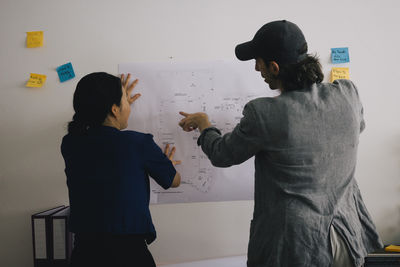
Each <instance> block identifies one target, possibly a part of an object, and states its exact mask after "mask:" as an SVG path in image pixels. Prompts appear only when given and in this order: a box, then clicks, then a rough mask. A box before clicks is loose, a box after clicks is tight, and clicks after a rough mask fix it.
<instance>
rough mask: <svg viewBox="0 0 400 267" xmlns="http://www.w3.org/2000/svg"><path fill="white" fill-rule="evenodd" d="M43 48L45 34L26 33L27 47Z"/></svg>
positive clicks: (40, 32)
mask: <svg viewBox="0 0 400 267" xmlns="http://www.w3.org/2000/svg"><path fill="white" fill-rule="evenodd" d="M41 46H43V32H42V31H38V32H27V33H26V47H28V48H34V47H41Z"/></svg>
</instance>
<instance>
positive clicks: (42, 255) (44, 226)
mask: <svg viewBox="0 0 400 267" xmlns="http://www.w3.org/2000/svg"><path fill="white" fill-rule="evenodd" d="M63 208H65V206H64V205H62V206H58V207H55V208H52V209H49V210H45V211H41V212H38V213H35V214H33V215H32V216H31V223H32V242H33V264H34V266H35V267H48V266H50V260H51V255H52V253H53V252H52V248H53V245H52V240H53V239H52V231H51V220H50V216H51V215H52V214H53V213H56V212H57V211H60V210H62V209H63Z"/></svg>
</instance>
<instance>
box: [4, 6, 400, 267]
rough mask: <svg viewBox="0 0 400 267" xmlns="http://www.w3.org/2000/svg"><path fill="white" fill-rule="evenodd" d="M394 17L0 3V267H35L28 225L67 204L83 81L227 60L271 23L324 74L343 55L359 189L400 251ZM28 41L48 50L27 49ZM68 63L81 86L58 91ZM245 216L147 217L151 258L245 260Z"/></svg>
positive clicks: (233, 211) (383, 13)
mask: <svg viewBox="0 0 400 267" xmlns="http://www.w3.org/2000/svg"><path fill="white" fill-rule="evenodd" d="M399 12H400V2H399V1H397V0H392V1H389V0H381V1H374V0H353V1H345V0H338V1H325V0H324V1H321V0H320V1H317V0H315V1H311V0H302V1H297V0H293V1H288V0H281V1H269V0H262V1H261V0H260V1H257V0H246V1H238V0H201V1H193V0H142V1H140V0H114V1H105V0H83V1H82V0H69V1H58V0H38V1H31V0H1V2H0V36H1V45H0V77H1V79H0V265H1V266H7V267H21V266H33V263H32V240H31V226H30V215H31V214H32V213H34V212H37V211H40V210H43V209H46V208H50V207H53V206H55V205H57V204H67V203H68V196H67V187H66V184H65V176H64V173H63V169H64V163H63V159H62V157H61V155H60V152H59V146H60V141H61V138H62V136H63V135H64V134H65V132H66V131H65V126H66V123H67V122H68V121H69V120H70V119H71V116H72V94H73V91H74V89H75V85H76V83H77V81H78V80H79V79H80V78H81V77H82V76H83V75H85V74H87V73H89V72H93V71H100V70H101V71H107V72H110V73H114V74H116V73H117V65H118V63H121V62H135V61H168V60H177V61H185V60H215V59H234V47H235V45H236V44H237V43H240V42H243V41H247V40H249V39H250V38H252V37H253V35H254V33H255V31H256V30H257V29H258V28H259V27H260V26H261V25H263V24H264V23H265V22H268V21H271V20H275V19H288V20H291V21H293V22H295V23H297V24H298V25H299V26H300V27H301V28H302V29H303V32H304V34H305V35H306V38H307V40H308V43H309V50H310V51H311V52H318V54H319V55H320V58H321V62H322V63H323V65H324V72H325V73H326V74H328V73H329V70H330V68H331V67H332V65H331V64H330V63H329V54H330V48H332V47H342V46H348V47H349V49H350V60H351V62H350V63H349V64H347V65H348V66H349V67H350V75H351V79H352V80H353V81H354V82H355V83H356V84H357V85H358V87H359V91H360V94H361V98H362V100H363V102H364V107H365V119H366V123H367V128H366V131H365V132H364V133H363V134H362V137H361V141H360V149H359V161H358V168H357V173H356V175H357V179H358V181H359V185H360V188H361V191H362V194H363V197H364V200H365V202H366V204H367V207H368V208H369V211H370V213H371V214H372V216H373V218H374V220H375V222H376V225H377V227H378V230H379V232H380V234H381V236H382V238H383V240H384V241H385V242H386V243H391V242H397V243H400V227H399V225H400V179H399V178H400V120H399V118H398V117H399V115H400V105H399V99H400V90H399V86H398V78H399V77H400V71H399V68H398V63H399V62H400V56H399V55H400V53H399V52H398V51H399V48H400V36H399V30H398V25H399V20H398V14H399ZM34 30H43V31H44V34H45V45H44V47H42V48H37V49H27V48H25V37H26V35H25V32H27V31H34ZM170 57H172V59H170ZM69 61H71V62H72V64H73V66H74V68H75V72H76V74H77V77H76V78H75V79H74V80H72V81H69V82H66V83H63V84H60V83H59V81H58V77H57V74H56V72H55V68H56V67H57V66H59V65H61V64H64V63H67V62H69ZM238 64H240V62H239V61H238ZM30 72H34V73H42V74H47V76H48V78H47V82H46V85H45V86H44V87H43V88H40V89H29V88H25V87H24V83H25V82H26V81H27V79H28V77H29V73H30ZM139 78H140V77H139ZM327 78H328V75H327ZM143 93H145V92H143ZM249 171H251V172H252V171H253V170H249ZM252 207H253V202H252V201H240V202H222V203H195V204H176V205H157V206H152V207H151V211H152V213H153V219H154V222H155V225H156V227H157V229H158V236H159V237H158V239H157V241H156V242H155V243H154V244H153V245H151V246H150V249H151V251H152V252H153V255H154V257H155V259H156V260H157V261H158V262H160V263H165V262H181V261H185V260H196V259H203V258H212V257H222V256H230V255H237V254H244V253H246V247H247V241H248V231H249V223H250V219H251V215H252Z"/></svg>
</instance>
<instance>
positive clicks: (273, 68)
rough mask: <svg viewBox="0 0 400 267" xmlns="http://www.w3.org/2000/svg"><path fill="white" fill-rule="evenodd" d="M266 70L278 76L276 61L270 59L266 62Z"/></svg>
mask: <svg viewBox="0 0 400 267" xmlns="http://www.w3.org/2000/svg"><path fill="white" fill-rule="evenodd" d="M268 71H269V72H270V73H271V74H273V75H274V76H278V74H279V65H278V63H276V61H270V62H269V64H268Z"/></svg>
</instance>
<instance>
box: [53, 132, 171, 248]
mask: <svg viewBox="0 0 400 267" xmlns="http://www.w3.org/2000/svg"><path fill="white" fill-rule="evenodd" d="M61 152H62V155H63V157H64V160H65V173H66V176H67V185H68V193H69V200H70V206H71V214H70V225H69V226H70V230H71V231H72V232H74V233H110V234H139V235H145V236H146V239H147V242H148V243H150V242H152V241H153V240H154V239H155V237H156V231H155V228H154V225H153V222H152V219H151V214H150V210H149V201H150V184H149V176H151V177H152V178H153V179H154V180H155V181H156V182H157V183H158V184H159V185H160V186H162V187H163V188H164V189H167V188H169V187H170V186H171V184H172V181H173V179H174V177H175V174H176V170H175V168H174V166H173V164H172V162H171V161H170V160H169V159H168V158H167V157H166V156H165V155H164V153H163V152H162V151H161V149H160V148H159V147H158V146H157V144H156V143H155V142H154V140H153V136H152V135H151V134H144V133H139V132H135V131H119V130H118V129H116V128H112V127H107V126H101V127H97V128H92V129H89V130H88V132H87V134H85V135H71V134H67V135H66V136H64V138H63V140H62V144H61Z"/></svg>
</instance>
